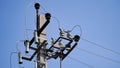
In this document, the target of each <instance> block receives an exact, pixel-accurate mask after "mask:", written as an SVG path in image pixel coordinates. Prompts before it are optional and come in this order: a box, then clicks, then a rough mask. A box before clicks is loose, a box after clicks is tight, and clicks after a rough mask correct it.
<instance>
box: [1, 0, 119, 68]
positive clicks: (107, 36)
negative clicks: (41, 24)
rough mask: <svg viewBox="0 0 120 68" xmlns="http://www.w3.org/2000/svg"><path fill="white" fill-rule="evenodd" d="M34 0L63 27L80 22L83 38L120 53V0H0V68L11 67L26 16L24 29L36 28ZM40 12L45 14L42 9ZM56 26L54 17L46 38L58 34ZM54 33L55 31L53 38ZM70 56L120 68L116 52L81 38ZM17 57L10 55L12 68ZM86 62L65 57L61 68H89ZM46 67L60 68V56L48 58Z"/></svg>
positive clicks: (101, 67) (101, 66) (97, 67)
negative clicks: (11, 53)
mask: <svg viewBox="0 0 120 68" xmlns="http://www.w3.org/2000/svg"><path fill="white" fill-rule="evenodd" d="M35 2H39V3H40V4H41V5H42V7H44V9H45V10H46V11H47V12H50V13H51V15H53V16H54V17H56V18H57V19H58V20H59V21H60V24H61V25H60V26H61V27H62V28H63V29H71V28H72V27H73V26H74V25H80V26H81V27H82V38H85V39H87V40H90V41H93V42H96V43H98V44H101V45H102V46H104V47H106V48H109V49H112V50H114V51H116V52H120V30H119V29H120V0H0V40H1V41H0V46H1V47H0V68H10V52H15V51H16V41H17V40H23V39H24V29H25V16H27V19H26V22H27V28H30V29H32V28H34V27H35V10H34V7H33V6H32V5H34V3H35ZM40 12H41V13H45V11H44V10H43V8H41V10H40ZM57 25H58V24H57V22H56V20H55V19H52V21H51V23H50V24H49V26H48V29H51V30H50V31H49V30H48V38H49V37H50V36H54V33H58V32H57V31H58V30H57ZM53 26H55V27H53ZM53 29H55V31H53ZM79 33H80V30H79V28H76V29H75V30H74V34H79ZM29 34H30V35H29V39H31V37H32V34H33V33H32V32H31V31H29ZM57 36H58V35H57V34H55V37H57ZM19 48H20V50H21V51H24V45H23V44H22V43H19ZM77 48H82V49H85V50H87V52H86V51H84V50H78V49H77ZM88 51H89V53H88ZM91 52H92V53H91ZM93 53H95V54H97V55H95V54H93ZM98 55H100V56H98ZM69 56H71V57H73V58H75V59H77V60H79V61H81V62H84V63H86V64H89V65H91V66H93V67H94V68H120V55H119V54H116V53H113V52H111V51H109V50H106V49H103V48H100V47H98V46H95V45H93V44H91V43H89V42H87V41H85V40H82V39H81V40H80V41H79V45H78V46H77V47H76V48H75V49H74V50H73V51H72V53H71V54H69ZM103 56H104V57H107V58H109V59H106V58H104V57H103ZM110 59H112V60H115V61H111V60H110ZM17 60H18V59H17V55H16V54H14V55H12V68H19V67H18V61H17ZM116 61H118V62H116ZM86 64H83V63H80V62H77V61H74V60H72V59H70V58H68V57H67V58H65V60H64V61H63V68H90V67H89V66H87V65H86ZM21 66H24V67H25V68H28V67H29V68H34V66H33V61H32V62H28V61H24V62H23V65H21ZM48 68H59V59H58V60H53V59H51V60H49V61H48Z"/></svg>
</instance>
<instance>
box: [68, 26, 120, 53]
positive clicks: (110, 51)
mask: <svg viewBox="0 0 120 68" xmlns="http://www.w3.org/2000/svg"><path fill="white" fill-rule="evenodd" d="M75 27H79V28H80V31H81V34H80V36H81V35H82V28H81V26H80V25H76V26H74V27H73V28H72V29H71V30H70V31H73V30H74V28H75ZM81 40H84V41H86V42H88V43H91V44H93V45H95V46H98V47H100V48H103V49H105V50H108V51H110V52H113V53H115V54H118V55H120V53H119V52H117V51H114V50H112V49H109V48H106V47H104V46H102V45H100V44H97V43H95V42H92V41H89V40H87V39H85V38H83V37H81Z"/></svg>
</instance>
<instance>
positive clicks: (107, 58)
mask: <svg viewBox="0 0 120 68" xmlns="http://www.w3.org/2000/svg"><path fill="white" fill-rule="evenodd" d="M77 49H78V50H80V51H84V52H86V53H88V54H91V55H94V56H98V57H101V58H104V59H106V60H109V61H112V62H115V63H120V61H117V60H114V59H112V58H109V57H105V56H102V55H98V54H96V53H93V52H90V51H88V50H85V49H83V48H78V47H77Z"/></svg>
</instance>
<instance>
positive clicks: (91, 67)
mask: <svg viewBox="0 0 120 68" xmlns="http://www.w3.org/2000/svg"><path fill="white" fill-rule="evenodd" d="M68 58H69V59H71V60H73V61H76V62H78V63H82V64H84V65H86V66H88V67H90V68H94V67H93V66H92V65H89V64H88V63H85V62H83V61H80V60H78V59H75V58H72V57H70V56H68Z"/></svg>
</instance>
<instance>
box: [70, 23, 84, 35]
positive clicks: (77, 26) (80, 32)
mask: <svg viewBox="0 0 120 68" xmlns="http://www.w3.org/2000/svg"><path fill="white" fill-rule="evenodd" d="M76 27H79V29H80V37H81V36H82V27H81V26H80V25H75V26H73V28H72V29H71V30H70V32H72V31H73V30H74V29H75V28H76Z"/></svg>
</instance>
